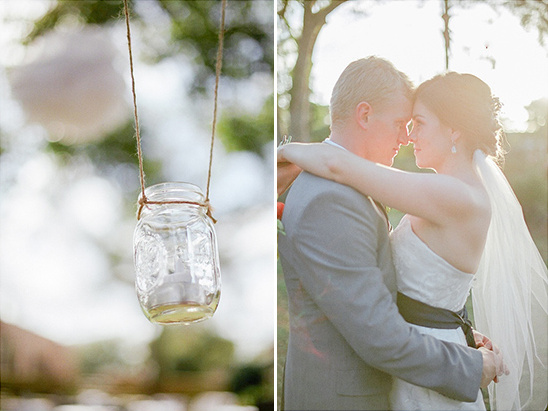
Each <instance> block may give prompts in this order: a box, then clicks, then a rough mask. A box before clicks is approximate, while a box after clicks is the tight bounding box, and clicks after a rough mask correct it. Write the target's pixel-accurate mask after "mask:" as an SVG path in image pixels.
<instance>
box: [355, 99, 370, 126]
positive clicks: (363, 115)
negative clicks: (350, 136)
mask: <svg viewBox="0 0 548 411" xmlns="http://www.w3.org/2000/svg"><path fill="white" fill-rule="evenodd" d="M371 111H372V108H371V105H370V104H369V103H368V102H367V101H361V102H360V103H358V105H357V106H356V110H355V113H354V118H355V120H356V123H358V125H359V126H360V127H361V128H364V129H365V128H367V127H368V122H369V116H370V115H371Z"/></svg>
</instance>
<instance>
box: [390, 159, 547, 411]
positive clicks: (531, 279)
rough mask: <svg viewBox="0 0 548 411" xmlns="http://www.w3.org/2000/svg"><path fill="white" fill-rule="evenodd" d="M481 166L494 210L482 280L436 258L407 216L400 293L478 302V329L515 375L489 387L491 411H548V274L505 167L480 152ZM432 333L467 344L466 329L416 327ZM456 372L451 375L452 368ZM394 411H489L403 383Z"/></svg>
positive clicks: (400, 237) (456, 305)
mask: <svg viewBox="0 0 548 411" xmlns="http://www.w3.org/2000/svg"><path fill="white" fill-rule="evenodd" d="M474 165H475V167H476V171H477V173H478V176H479V177H480V179H481V181H482V183H483V185H484V187H485V189H486V190H487V193H488V195H489V199H490V204H491V221H490V225H489V231H488V233H487V239H486V244H485V249H484V251H483V255H482V259H481V262H480V265H479V268H478V270H477V272H476V274H475V275H472V274H468V273H464V272H462V271H460V270H458V269H457V268H455V267H453V266H452V265H451V264H449V263H448V262H447V261H446V260H444V259H443V258H441V257H440V256H439V255H437V254H436V253H434V252H433V251H432V250H431V249H430V248H429V247H428V246H427V245H426V244H425V243H424V242H423V241H422V240H421V239H420V238H419V237H418V236H417V235H416V234H415V233H414V232H413V229H412V226H411V221H410V219H409V218H408V217H407V216H404V218H403V219H402V221H401V222H400V224H399V225H398V227H397V228H396V229H395V230H394V231H393V232H392V234H391V243H392V250H393V258H394V264H395V267H396V273H397V282H398V291H399V292H400V293H402V294H405V295H407V296H408V297H411V298H413V299H415V300H418V301H420V302H423V303H425V304H428V305H430V306H434V307H439V308H444V309H446V310H450V311H453V312H456V311H459V310H460V309H462V307H463V306H464V303H465V302H466V299H467V298H468V295H469V293H470V289H471V288H472V284H474V287H473V291H472V302H473V310H474V317H475V323H476V324H475V326H476V327H477V329H478V330H479V331H480V332H482V333H483V334H485V335H486V336H488V337H489V338H491V339H492V341H493V342H494V343H495V344H497V345H498V346H499V348H500V349H501V351H502V354H503V356H504V362H505V364H506V365H507V367H508V369H509V371H510V374H509V375H506V376H502V377H499V382H498V384H493V383H491V384H490V385H489V387H488V388H489V402H490V408H491V410H544V409H545V408H546V404H547V402H548V398H547V391H546V381H547V379H548V372H547V364H548V270H547V268H546V265H545V263H544V261H543V260H542V257H541V256H540V253H539V252H538V249H537V248H536V246H535V244H534V242H533V240H532V238H531V235H530V234H529V230H528V228H527V225H526V223H525V220H524V217H523V212H522V210H521V206H520V204H519V202H518V200H517V198H516V196H515V194H514V192H513V190H512V188H511V187H510V185H509V184H508V181H507V180H506V178H505V176H504V174H503V173H502V171H501V170H500V169H499V168H498V167H497V165H496V164H495V163H494V162H493V161H492V160H491V159H490V158H489V157H487V156H486V155H485V154H484V153H483V152H481V151H480V150H476V152H475V153H474ZM412 326H413V327H416V328H417V329H419V330H420V332H422V333H424V334H429V335H432V336H434V337H436V338H438V339H440V340H445V341H450V342H455V343H458V344H462V345H466V337H465V335H464V332H463V331H462V329H461V328H460V327H459V328H456V329H433V328H427V327H421V326H417V325H413V324H412ZM447 372H451V369H447ZM391 404H392V408H393V409H394V410H485V406H484V403H483V399H482V395H481V391H478V398H477V400H476V402H474V403H465V402H459V401H454V400H452V399H450V398H447V397H444V396H442V395H440V394H438V393H436V392H434V391H431V390H427V389H425V388H422V387H417V386H414V385H411V384H409V383H406V382H404V381H401V380H399V379H395V382H394V387H393V389H392V393H391Z"/></svg>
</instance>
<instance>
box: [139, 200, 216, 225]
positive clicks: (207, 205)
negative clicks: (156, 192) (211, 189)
mask: <svg viewBox="0 0 548 411" xmlns="http://www.w3.org/2000/svg"><path fill="white" fill-rule="evenodd" d="M137 204H138V205H139V208H138V210H137V220H140V219H141V213H142V211H143V208H144V207H147V208H148V205H149V204H155V205H161V204H189V205H196V206H198V207H205V208H206V215H207V216H208V217H209V218H210V219H211V221H213V223H216V222H217V220H216V219H215V218H213V214H212V207H211V203H210V202H209V200H204V201H202V202H199V201H188V200H166V201H153V200H149V199H148V197H147V196H146V195H144V193H142V194H141V195H140V196H139V200H138V201H137Z"/></svg>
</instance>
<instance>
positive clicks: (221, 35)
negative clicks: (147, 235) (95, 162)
mask: <svg viewBox="0 0 548 411" xmlns="http://www.w3.org/2000/svg"><path fill="white" fill-rule="evenodd" d="M123 1H124V15H125V20H126V31H127V45H128V52H129V69H130V73H131V93H132V95H133V116H134V118H135V138H136V140H137V156H138V157H139V181H140V185H141V195H140V198H139V201H138V204H139V209H138V211H137V219H138V220H140V219H141V212H142V211H143V207H145V206H147V205H148V204H192V205H198V206H201V207H206V208H207V213H206V214H207V215H208V217H209V218H211V220H212V221H213V222H214V223H216V222H217V220H215V219H214V218H213V216H212V212H211V204H210V202H209V186H210V182H211V166H212V163H213V146H214V142H215V131H216V128H217V101H218V95H219V79H220V77H221V68H222V64H223V47H224V32H225V16H226V0H222V2H221V21H220V28H219V45H218V48H217V61H216V64H215V91H214V103H213V122H212V127H211V143H210V147H209V166H208V171H207V187H206V197H205V200H204V202H203V203H199V202H194V201H182V200H181V201H177V200H172V201H151V200H149V199H148V198H147V196H146V194H145V172H144V168H143V150H142V147H141V132H140V128H139V115H138V112H137V94H136V92H135V75H134V73H133V53H132V49H131V30H130V25H129V7H128V0H123Z"/></svg>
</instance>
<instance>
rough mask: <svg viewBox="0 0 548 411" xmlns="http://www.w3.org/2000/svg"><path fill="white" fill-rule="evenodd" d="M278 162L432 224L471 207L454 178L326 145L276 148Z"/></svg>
mask: <svg viewBox="0 0 548 411" xmlns="http://www.w3.org/2000/svg"><path fill="white" fill-rule="evenodd" d="M277 160H278V162H279V163H283V162H291V163H293V164H295V165H297V166H298V167H300V168H302V169H303V170H305V171H308V172H310V173H312V174H316V175H318V176H320V177H323V178H326V179H329V180H333V181H336V182H338V183H341V184H345V185H348V186H351V187H353V188H354V189H356V190H357V191H359V192H361V193H362V194H365V195H370V196H371V197H373V198H374V199H376V200H377V201H380V202H382V203H383V204H385V205H387V206H389V207H391V208H395V209H397V210H400V211H403V212H404V213H409V214H411V215H415V216H418V217H421V218H424V219H426V220H429V221H432V222H434V223H446V222H447V221H448V219H451V220H453V219H459V218H462V217H463V216H464V215H466V214H467V213H469V212H470V211H471V210H473V208H474V207H473V205H474V196H473V194H472V192H471V190H470V188H469V187H468V186H467V185H466V184H465V183H464V182H462V181H460V180H458V179H457V178H454V177H451V176H448V175H442V174H431V173H428V174H426V173H411V172H406V171H402V170H398V169H395V168H391V167H387V166H384V165H381V164H377V163H374V162H372V161H369V160H366V159H364V158H361V157H359V156H357V155H355V154H352V153H351V152H348V151H345V150H342V149H340V148H337V147H333V146H330V145H327V144H321V143H319V144H299V143H292V144H287V145H284V146H282V147H280V148H278V153H277Z"/></svg>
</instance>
